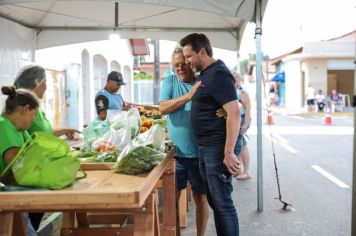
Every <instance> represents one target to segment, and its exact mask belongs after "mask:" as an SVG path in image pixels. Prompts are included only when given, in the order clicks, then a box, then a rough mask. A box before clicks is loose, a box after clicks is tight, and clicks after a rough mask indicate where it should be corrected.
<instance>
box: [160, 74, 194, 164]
mask: <svg viewBox="0 0 356 236" xmlns="http://www.w3.org/2000/svg"><path fill="white" fill-rule="evenodd" d="M193 84H194V83H192V84H191V83H183V82H181V81H180V80H179V78H178V77H177V76H176V75H170V76H167V77H165V79H164V80H163V84H162V88H161V93H160V98H159V100H160V102H162V101H165V100H170V99H174V98H178V97H180V96H182V95H184V94H187V93H188V92H189V91H190V89H191V88H192V86H193ZM191 106H192V104H191V102H187V103H186V104H184V106H181V107H180V108H178V109H177V110H175V111H174V112H171V113H169V114H168V119H167V124H168V132H169V138H170V140H171V141H172V142H173V143H174V144H175V145H176V156H178V157H187V158H189V157H191V158H194V157H195V158H196V157H198V146H197V143H196V140H195V136H194V134H193V130H192V126H191V121H190V112H191Z"/></svg>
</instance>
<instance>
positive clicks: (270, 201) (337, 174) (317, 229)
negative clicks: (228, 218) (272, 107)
mask: <svg viewBox="0 0 356 236" xmlns="http://www.w3.org/2000/svg"><path fill="white" fill-rule="evenodd" d="M252 117H256V116H252ZM263 117H264V118H263V120H264V119H265V115H264V116H263ZM273 120H274V124H273V125H271V127H270V128H269V127H268V126H266V125H264V127H263V172H264V174H263V185H264V188H263V189H264V191H263V199H264V201H263V204H264V205H263V212H257V178H256V166H257V161H256V151H257V148H256V137H257V136H256V124H253V126H252V127H251V129H250V131H249V137H250V142H249V144H248V145H249V149H250V153H251V174H252V175H253V178H252V179H250V180H246V181H236V180H234V193H233V197H234V200H235V204H236V207H237V209H238V214H239V220H240V233H241V235H242V236H245V235H246V236H254V235H264V236H269V235H273V236H279V235H281V236H282V235H283V236H284V235H295V236H297V235H298V236H300V235H306V236H314V235H315V236H324V235H325V236H326V235H338V236H344V235H345V236H346V235H351V200H352V199H351V194H352V190H351V185H352V153H353V117H352V116H350V115H348V116H337V117H336V116H335V117H334V116H333V117H332V125H331V126H325V125H323V122H324V116H313V115H308V116H303V115H280V114H273ZM270 132H271V133H272V138H271V135H270V134H271V133H270ZM271 140H273V143H274V148H275V154H276V158H277V163H278V170H279V178H280V184H281V190H282V198H283V200H285V201H287V202H289V203H291V204H292V205H293V206H292V207H290V208H289V210H288V211H283V210H281V208H282V204H281V203H280V202H279V201H278V200H275V199H274V198H275V197H278V192H277V184H276V177H275V170H274V165H273V155H272V153H273V152H272V144H271ZM194 228H195V226H194V203H193V202H191V203H190V212H189V226H188V228H187V229H184V230H182V235H183V236H188V235H196V234H195V229H194ZM206 235H207V236H213V235H216V233H215V228H214V220H213V216H212V214H211V215H210V219H209V226H208V232H207V233H206Z"/></svg>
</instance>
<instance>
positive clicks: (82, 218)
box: [75, 212, 89, 228]
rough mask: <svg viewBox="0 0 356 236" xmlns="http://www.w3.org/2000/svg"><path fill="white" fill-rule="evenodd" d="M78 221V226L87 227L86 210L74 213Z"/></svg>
mask: <svg viewBox="0 0 356 236" xmlns="http://www.w3.org/2000/svg"><path fill="white" fill-rule="evenodd" d="M75 215H76V218H77V223H78V228H89V220H88V214H87V212H76V213H75Z"/></svg>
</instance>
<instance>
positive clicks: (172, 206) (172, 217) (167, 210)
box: [162, 159, 180, 236]
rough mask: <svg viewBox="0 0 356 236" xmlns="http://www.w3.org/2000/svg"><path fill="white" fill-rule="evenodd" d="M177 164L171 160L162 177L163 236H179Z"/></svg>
mask: <svg viewBox="0 0 356 236" xmlns="http://www.w3.org/2000/svg"><path fill="white" fill-rule="evenodd" d="M175 172H176V163H175V160H173V159H172V160H171V161H170V163H169V165H168V168H167V170H166V171H165V173H164V174H163V176H162V189H163V217H162V218H163V229H162V235H167V236H179V235H180V227H179V214H178V201H177V199H176V194H177V193H176V192H177V191H176V189H177V187H176V175H175Z"/></svg>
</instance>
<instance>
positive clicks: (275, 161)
mask: <svg viewBox="0 0 356 236" xmlns="http://www.w3.org/2000/svg"><path fill="white" fill-rule="evenodd" d="M262 81H263V89H264V98H265V101H266V108H267V111H270V107H269V104H268V100H267V98H266V83H265V80H264V79H263V80H262ZM268 127H269V134H270V138H271V145H272V153H273V163H274V171H275V174H276V180H277V188H278V198H275V199H278V200H279V201H280V202H281V203H283V207H282V209H283V210H287V207H288V206H292V204H290V203H288V202H286V201H283V200H282V193H281V186H280V183H279V174H278V167H277V159H276V152H275V149H274V142H273V136H272V129H271V123H270V122H268Z"/></svg>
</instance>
